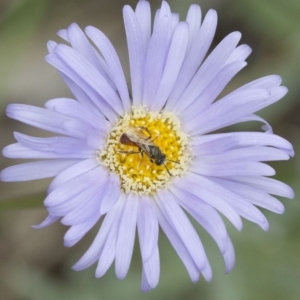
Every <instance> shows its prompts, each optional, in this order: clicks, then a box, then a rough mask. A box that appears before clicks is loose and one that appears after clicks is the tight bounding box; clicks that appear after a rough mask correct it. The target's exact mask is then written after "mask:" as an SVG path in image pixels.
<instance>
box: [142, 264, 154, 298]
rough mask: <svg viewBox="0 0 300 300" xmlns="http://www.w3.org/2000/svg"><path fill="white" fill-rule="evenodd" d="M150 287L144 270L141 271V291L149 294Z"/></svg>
mask: <svg viewBox="0 0 300 300" xmlns="http://www.w3.org/2000/svg"><path fill="white" fill-rule="evenodd" d="M151 289H152V288H151V286H150V284H149V282H148V279H147V276H146V274H145V271H144V269H143V270H142V282H141V291H142V292H144V293H146V292H149V291H150V290H151Z"/></svg>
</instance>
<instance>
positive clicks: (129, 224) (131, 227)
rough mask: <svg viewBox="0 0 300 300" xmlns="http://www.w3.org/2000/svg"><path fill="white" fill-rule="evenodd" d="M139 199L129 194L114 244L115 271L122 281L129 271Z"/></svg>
mask: <svg viewBox="0 0 300 300" xmlns="http://www.w3.org/2000/svg"><path fill="white" fill-rule="evenodd" d="M139 201H140V199H139V197H138V195H136V194H134V193H130V194H129V195H128V197H127V199H126V203H125V206H124V209H123V212H122V217H121V219H120V225H119V231H118V237H117V243H116V262H115V270H116V275H117V277H118V278H119V279H124V278H125V276H126V275H127V272H128V270H129V266H130V262H131V257H132V251H133V245H134V238H135V229H136V221H137V212H138V207H139V205H138V204H139Z"/></svg>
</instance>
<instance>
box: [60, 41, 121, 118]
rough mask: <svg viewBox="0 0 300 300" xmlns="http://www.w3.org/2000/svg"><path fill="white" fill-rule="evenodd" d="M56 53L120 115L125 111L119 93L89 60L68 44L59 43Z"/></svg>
mask: <svg viewBox="0 0 300 300" xmlns="http://www.w3.org/2000/svg"><path fill="white" fill-rule="evenodd" d="M55 54H56V55H57V56H58V57H59V58H60V59H61V60H62V61H63V62H65V63H66V64H67V66H68V67H69V68H70V69H71V70H73V71H74V72H75V73H76V74H77V76H79V77H80V78H81V80H83V81H84V82H86V83H87V84H88V85H89V86H90V87H91V88H92V89H93V90H94V91H95V92H96V93H98V94H99V95H100V96H101V97H102V98H103V99H104V100H105V101H106V102H107V104H108V105H109V106H110V107H111V108H113V109H114V110H115V111H116V112H117V113H118V114H119V115H122V114H123V113H124V111H123V108H122V104H121V101H120V98H119V97H118V95H117V93H116V92H115V91H114V89H113V88H112V87H111V86H110V85H109V83H108V82H107V80H106V79H105V78H104V77H103V76H102V75H101V74H100V73H99V72H98V71H97V70H96V69H95V67H94V66H93V65H92V64H91V63H90V62H89V61H88V60H86V59H85V58H84V57H83V56H81V55H80V54H79V53H78V52H76V51H75V50H74V49H72V48H71V47H68V46H66V45H58V46H57V47H56V48H55Z"/></svg>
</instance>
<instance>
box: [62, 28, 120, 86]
mask: <svg viewBox="0 0 300 300" xmlns="http://www.w3.org/2000/svg"><path fill="white" fill-rule="evenodd" d="M57 34H58V35H59V36H60V37H61V38H62V39H64V40H65V41H66V42H68V43H70V44H71V46H72V48H74V49H75V50H76V51H77V52H79V53H80V54H81V55H82V56H84V57H85V58H86V59H87V60H89V61H90V62H91V63H92V64H93V65H94V66H95V67H96V68H97V70H98V71H99V72H100V73H101V75H102V76H103V77H104V78H105V79H106V80H107V81H108V82H109V84H110V85H111V86H113V87H115V84H114V82H113V81H112V79H111V78H110V72H109V68H108V66H107V64H106V62H105V61H104V58H103V57H102V56H101V55H100V54H99V53H98V52H97V51H96V49H95V48H94V47H93V46H92V45H91V44H90V42H89V40H88V39H87V37H86V36H85V34H84V33H83V31H82V30H81V28H80V27H79V26H78V25H77V24H76V23H73V24H71V25H70V26H69V27H68V29H62V30H59V31H58V32H57Z"/></svg>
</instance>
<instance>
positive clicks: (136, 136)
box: [125, 126, 155, 146]
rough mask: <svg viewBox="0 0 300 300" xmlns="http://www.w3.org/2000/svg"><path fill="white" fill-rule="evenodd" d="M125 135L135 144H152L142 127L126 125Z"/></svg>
mask: <svg viewBox="0 0 300 300" xmlns="http://www.w3.org/2000/svg"><path fill="white" fill-rule="evenodd" d="M125 132H126V135H127V137H128V138H129V139H130V140H131V141H132V142H135V143H137V144H144V145H150V146H154V145H155V144H154V143H153V142H152V140H151V138H150V136H147V135H145V133H144V132H143V128H142V127H132V126H128V127H127V128H126V130H125Z"/></svg>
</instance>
